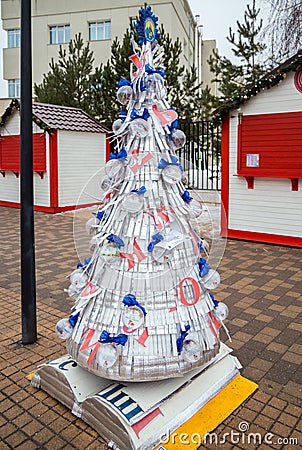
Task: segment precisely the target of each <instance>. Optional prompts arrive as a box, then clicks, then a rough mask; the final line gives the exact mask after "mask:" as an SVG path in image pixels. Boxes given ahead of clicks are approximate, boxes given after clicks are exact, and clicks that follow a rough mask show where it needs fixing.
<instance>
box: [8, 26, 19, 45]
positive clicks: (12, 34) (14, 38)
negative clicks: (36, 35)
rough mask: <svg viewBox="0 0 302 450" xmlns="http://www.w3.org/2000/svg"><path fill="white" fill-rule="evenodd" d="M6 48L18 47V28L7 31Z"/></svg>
mask: <svg viewBox="0 0 302 450" xmlns="http://www.w3.org/2000/svg"><path fill="white" fill-rule="evenodd" d="M7 46H8V48H13V47H20V28H16V29H14V30H8V31H7Z"/></svg>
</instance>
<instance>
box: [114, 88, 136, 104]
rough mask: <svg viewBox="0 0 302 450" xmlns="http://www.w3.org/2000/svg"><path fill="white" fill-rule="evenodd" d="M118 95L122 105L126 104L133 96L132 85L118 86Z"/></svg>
mask: <svg viewBox="0 0 302 450" xmlns="http://www.w3.org/2000/svg"><path fill="white" fill-rule="evenodd" d="M116 96H117V99H118V101H119V102H120V103H121V104H122V105H126V104H127V103H128V102H129V101H130V100H131V98H132V96H133V89H132V87H131V86H121V87H120V88H118V90H117V93H116Z"/></svg>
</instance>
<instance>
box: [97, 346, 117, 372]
mask: <svg viewBox="0 0 302 450" xmlns="http://www.w3.org/2000/svg"><path fill="white" fill-rule="evenodd" d="M117 358H118V352H117V349H116V347H115V346H114V345H112V344H101V345H100V346H99V348H98V350H97V353H96V361H97V364H98V365H99V366H100V367H103V368H104V369H109V368H110V367H112V366H113V365H114V364H115V363H116V361H117Z"/></svg>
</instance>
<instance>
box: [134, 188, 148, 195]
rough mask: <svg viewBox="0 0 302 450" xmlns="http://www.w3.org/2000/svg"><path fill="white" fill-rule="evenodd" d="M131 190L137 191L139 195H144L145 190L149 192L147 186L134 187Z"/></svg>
mask: <svg viewBox="0 0 302 450" xmlns="http://www.w3.org/2000/svg"><path fill="white" fill-rule="evenodd" d="M131 192H135V193H136V194H138V195H143V194H144V193H145V192H147V189H146V188H145V186H142V187H140V188H139V189H132V191H131Z"/></svg>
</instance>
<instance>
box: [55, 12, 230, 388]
mask: <svg viewBox="0 0 302 450" xmlns="http://www.w3.org/2000/svg"><path fill="white" fill-rule="evenodd" d="M157 20H158V19H157V17H155V16H154V14H153V13H152V11H151V8H150V7H149V6H148V7H147V8H146V9H141V10H140V11H139V21H138V23H137V30H138V36H139V44H140V46H141V51H140V54H138V53H136V52H135V53H134V55H132V56H131V57H130V60H131V61H132V63H131V70H130V81H128V80H124V79H123V80H121V81H120V82H119V84H118V88H117V99H118V100H119V102H120V103H122V104H123V105H124V106H125V109H126V111H121V113H120V118H119V119H117V120H116V121H115V122H114V124H113V132H114V135H115V147H116V152H115V153H114V154H111V155H110V156H111V158H110V161H108V163H107V164H106V167H105V172H106V177H105V178H104V179H103V180H102V187H103V189H106V192H105V195H104V199H103V202H102V205H101V207H100V209H99V211H98V212H97V213H96V214H94V216H93V217H92V218H91V219H90V220H89V221H88V222H87V225H86V230H87V232H88V233H89V234H91V235H92V236H91V245H90V247H91V250H92V251H93V253H92V256H91V258H89V259H88V260H86V261H85V262H84V264H79V267H78V268H77V269H76V270H75V271H74V272H73V273H72V274H71V277H70V279H71V285H70V287H69V289H68V292H69V295H70V296H71V297H73V298H74V299H75V304H74V307H73V309H72V313H71V316H70V317H69V318H67V319H61V320H60V321H59V322H58V324H57V326H56V330H57V334H58V335H59V336H60V337H61V338H63V339H66V340H67V349H68V352H69V354H70V355H71V356H72V358H73V359H74V360H75V361H77V362H78V363H79V364H80V365H81V366H82V367H83V368H85V369H87V370H88V371H90V372H92V373H94V374H96V375H99V376H101V377H105V378H110V379H114V380H127V381H149V380H159V379H164V378H171V377H179V376H182V375H183V374H185V373H186V372H188V371H190V370H192V369H194V368H198V367H201V366H202V365H204V364H206V363H209V361H211V360H212V359H213V358H214V357H215V356H216V355H217V353H218V352H219V348H220V341H219V329H220V327H221V325H222V320H223V319H224V318H225V317H226V315H227V307H226V305H224V304H223V303H219V302H217V301H216V300H215V299H214V296H213V294H212V293H211V290H213V289H214V288H215V287H217V286H218V284H219V282H220V277H219V274H218V273H217V272H216V271H215V270H213V269H211V268H210V266H209V265H208V263H207V261H206V257H207V253H206V252H205V245H206V244H205V242H204V241H203V240H202V239H200V238H199V236H198V235H197V234H196V232H195V231H194V226H193V221H194V220H195V221H196V219H197V218H198V217H199V216H200V215H201V214H202V206H201V205H200V203H199V202H198V201H196V200H194V199H193V198H192V197H191V196H190V194H189V192H188V191H187V190H186V188H185V185H184V172H183V169H182V166H181V165H180V163H179V160H178V158H177V156H176V151H177V150H178V149H180V148H181V147H182V146H183V145H184V144H185V140H186V137H185V135H184V133H183V132H182V131H181V130H179V129H178V128H177V127H178V122H177V113H176V111H174V110H173V108H171V107H170V105H169V104H168V102H167V100H166V95H167V89H166V87H165V85H164V75H165V71H164V69H163V68H161V67H157V63H158V62H159V61H160V58H161V55H162V49H161V47H160V45H159V43H158V39H159V33H158V30H157Z"/></svg>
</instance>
